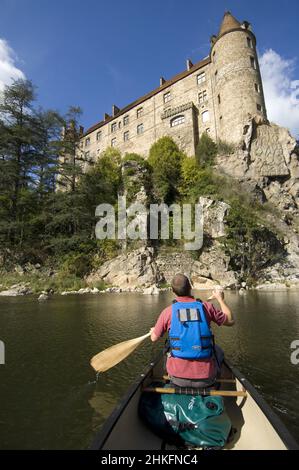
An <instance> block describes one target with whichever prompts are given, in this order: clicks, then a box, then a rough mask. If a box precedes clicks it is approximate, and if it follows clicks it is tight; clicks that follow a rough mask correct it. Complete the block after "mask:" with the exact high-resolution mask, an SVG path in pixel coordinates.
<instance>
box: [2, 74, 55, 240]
mask: <svg viewBox="0 0 299 470" xmlns="http://www.w3.org/2000/svg"><path fill="white" fill-rule="evenodd" d="M34 101H35V89H34V86H33V85H32V83H31V82H30V81H28V80H16V81H14V82H13V83H12V85H10V86H6V87H5V88H4V91H3V94H2V96H1V103H0V191H1V202H2V204H1V210H0V215H1V222H0V239H1V242H2V244H3V245H12V246H20V247H21V246H22V245H23V244H24V241H25V239H27V240H28V238H30V237H33V234H32V233H31V230H32V224H31V222H32V221H33V220H34V219H35V217H36V216H37V213H38V211H40V208H41V206H40V198H41V195H42V194H43V193H44V191H45V187H46V186H47V185H48V184H49V181H46V179H47V177H46V169H47V167H49V165H50V161H52V160H51V159H52V158H53V152H52V153H51V152H50V151H49V149H50V145H49V142H50V138H51V137H50V136H53V135H54V134H55V133H56V132H57V128H58V126H59V116H58V114H57V113H54V112H43V111H41V110H36V109H35V108H34ZM52 150H53V149H52ZM56 157H57V155H56ZM49 158H50V160H49ZM33 225H34V224H33Z"/></svg>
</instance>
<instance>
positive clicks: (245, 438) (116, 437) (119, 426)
mask: <svg viewBox="0 0 299 470" xmlns="http://www.w3.org/2000/svg"><path fill="white" fill-rule="evenodd" d="M165 361H166V355H165V351H164V352H162V353H160V354H159V355H158V356H157V358H156V360H155V361H154V362H152V363H150V364H149V365H148V367H147V368H146V370H145V371H144V372H143V373H142V374H141V375H140V376H139V378H138V380H137V381H136V382H135V383H134V384H133V385H132V386H131V387H130V389H129V390H128V392H127V393H126V394H125V396H124V397H123V398H122V399H121V400H120V402H119V404H118V405H117V406H116V408H115V409H114V411H113V412H112V413H111V415H110V416H109V418H108V419H107V420H106V422H105V423H104V425H103V427H102V428H101V430H100V431H99V432H98V434H97V435H96V437H95V439H94V441H93V443H92V445H91V449H94V450H160V449H166V450H167V449H168V448H169V449H175V448H174V447H173V446H172V447H171V446H169V447H167V445H166V447H165V443H164V442H163V440H162V439H161V438H159V437H158V436H156V435H155V434H154V433H153V432H152V431H151V430H150V429H148V428H147V427H146V425H145V424H144V423H143V422H142V421H141V420H140V418H139V416H138V411H137V410H138V403H139V399H140V396H141V393H142V391H143V390H144V389H145V388H147V389H148V388H149V387H151V384H152V382H153V381H156V379H157V378H160V379H161V380H163V381H164V382H166V383H167V376H165ZM219 386H220V389H219V390H220V392H221V393H223V395H226V396H224V397H223V399H224V404H225V409H226V412H227V414H228V415H229V417H230V420H231V422H232V427H233V428H234V430H235V433H234V435H233V438H232V440H231V441H230V442H229V443H228V444H226V446H225V447H224V449H227V450H294V449H297V450H298V449H299V446H298V444H297V443H296V441H295V440H294V438H293V437H292V436H291V434H290V433H289V431H288V430H287V428H286V427H285V425H284V424H283V423H282V421H281V420H280V418H279V417H278V416H277V415H276V414H275V413H274V411H273V410H272V409H271V408H270V406H269V405H268V404H267V403H266V402H265V400H264V399H263V398H262V397H261V395H260V394H259V393H258V392H257V390H256V389H255V388H254V387H253V385H252V384H251V383H250V382H249V381H248V380H247V379H246V378H245V377H244V376H243V375H242V374H241V372H240V371H239V370H238V369H237V368H235V367H233V366H232V365H231V364H230V363H229V362H228V361H225V362H224V363H223V366H222V370H221V377H220V380H219ZM225 392H227V393H225ZM228 392H230V393H228ZM237 395H239V396H237ZM128 429H129V430H130V432H128Z"/></svg>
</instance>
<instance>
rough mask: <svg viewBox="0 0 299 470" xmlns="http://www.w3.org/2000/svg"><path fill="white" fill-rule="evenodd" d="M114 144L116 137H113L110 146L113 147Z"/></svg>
mask: <svg viewBox="0 0 299 470" xmlns="http://www.w3.org/2000/svg"><path fill="white" fill-rule="evenodd" d="M115 146H116V137H114V139H112V140H111V147H115Z"/></svg>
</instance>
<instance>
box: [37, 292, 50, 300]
mask: <svg viewBox="0 0 299 470" xmlns="http://www.w3.org/2000/svg"><path fill="white" fill-rule="evenodd" d="M49 298H50V297H49V296H48V295H47V294H45V293H42V294H40V296H39V297H38V299H37V300H39V301H40V302H42V301H45V300H49Z"/></svg>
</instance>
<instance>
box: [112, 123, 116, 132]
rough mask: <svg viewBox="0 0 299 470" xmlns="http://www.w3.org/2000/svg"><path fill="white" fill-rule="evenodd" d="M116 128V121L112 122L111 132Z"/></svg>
mask: <svg viewBox="0 0 299 470" xmlns="http://www.w3.org/2000/svg"><path fill="white" fill-rule="evenodd" d="M116 129H117V124H116V122H113V123H112V124H111V132H115V131H116Z"/></svg>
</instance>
